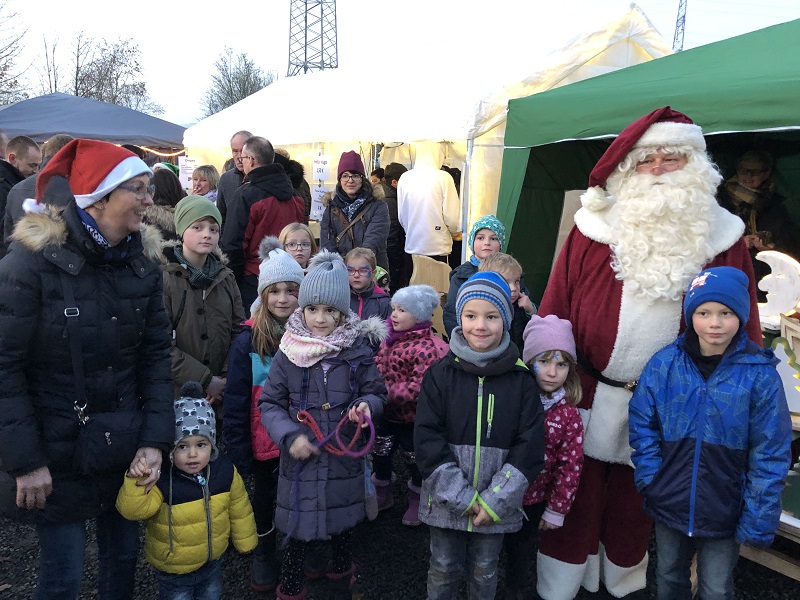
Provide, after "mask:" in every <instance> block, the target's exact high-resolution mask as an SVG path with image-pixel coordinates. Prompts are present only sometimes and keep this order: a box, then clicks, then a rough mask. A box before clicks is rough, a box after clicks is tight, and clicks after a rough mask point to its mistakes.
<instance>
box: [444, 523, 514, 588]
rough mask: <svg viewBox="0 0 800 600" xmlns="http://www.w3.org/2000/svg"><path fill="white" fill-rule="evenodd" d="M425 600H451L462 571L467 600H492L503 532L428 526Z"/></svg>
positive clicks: (461, 576)
mask: <svg viewBox="0 0 800 600" xmlns="http://www.w3.org/2000/svg"><path fill="white" fill-rule="evenodd" d="M429 529H430V533H431V564H430V568H429V569H428V600H455V599H456V597H457V596H458V586H459V584H460V583H461V579H462V578H463V577H464V575H465V574H466V575H467V577H468V581H467V584H468V588H469V592H468V597H469V599H470V600H494V595H495V591H496V590H497V561H498V559H499V557H500V548H501V547H502V546H503V534H502V533H493V534H483V533H472V532H468V531H456V530H454V529H441V528H439V527H430V528H429Z"/></svg>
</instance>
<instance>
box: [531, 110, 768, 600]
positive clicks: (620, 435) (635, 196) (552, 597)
mask: <svg viewBox="0 0 800 600" xmlns="http://www.w3.org/2000/svg"><path fill="white" fill-rule="evenodd" d="M721 180H722V177H721V175H720V173H719V171H718V170H717V168H716V166H715V165H714V164H713V163H712V162H711V160H710V159H709V157H708V155H707V154H706V144H705V140H704V139H703V132H702V130H701V129H700V127H698V126H697V125H694V124H693V123H692V121H691V119H689V118H688V117H687V116H686V115H684V114H682V113H679V112H677V111H674V110H672V109H670V107H664V108H660V109H658V110H655V111H653V112H652V113H650V114H648V115H645V116H644V117H642V118H641V119H638V120H637V121H635V122H633V123H631V124H630V125H629V126H628V127H626V128H625V130H624V131H623V132H622V133H621V134H620V135H619V137H617V139H616V140H614V142H613V143H612V144H611V146H609V148H608V150H607V151H606V153H605V154H604V155H603V157H602V158H601V159H600V161H599V162H598V163H597V165H596V166H595V168H594V169H593V170H592V173H591V176H590V178H589V183H590V186H591V187H590V189H589V190H588V191H587V192H586V193H585V194H584V195H583V197H582V198H581V200H582V204H583V207H582V208H581V209H580V210H579V211H578V212H577V214H576V215H575V227H573V229H572V231H571V232H570V234H569V237H568V238H567V241H566V243H565V245H564V248H563V249H562V250H561V253H560V254H559V257H558V260H557V262H556V265H555V268H554V269H553V272H552V274H551V276H550V280H549V282H548V284H547V289H546V290H545V293H544V297H543V299H542V303H541V306H540V307H539V314H540V315H542V316H544V315H548V314H555V315H558V316H559V317H561V318H563V319H569V320H570V321H571V322H572V327H573V330H574V332H575V341H576V344H577V351H578V362H579V363H580V365H581V367H582V369H581V371H582V373H581V383H582V386H583V401H582V402H581V404H580V405H579V408H580V409H581V413H582V417H583V421H584V428H585V439H584V454H585V462H584V467H583V472H582V474H581V483H580V487H579V489H578V491H577V494H576V497H575V501H574V503H573V505H572V510H571V511H570V513H569V514H568V515H567V518H566V520H565V522H564V526H563V527H561V528H560V529H557V530H554V531H548V532H544V533H543V534H542V536H541V539H540V545H539V556H538V584H537V585H538V592H539V594H540V596H541V597H542V598H544V599H545V600H571V599H572V598H574V597H575V596H576V594H577V593H578V591H579V590H580V587H581V586H583V587H584V588H586V589H587V590H589V591H590V592H600V593H601V594H602V593H603V592H602V588H601V586H600V584H601V583H602V584H603V585H604V587H605V590H606V591H607V592H608V593H609V594H610V595H611V596H612V597H616V598H622V597H625V596H628V595H630V596H629V597H635V596H636V595H637V593H638V590H643V589H644V588H645V584H646V581H645V574H646V569H647V560H648V559H647V547H648V543H649V541H650V533H651V525H652V524H651V522H650V520H649V518H648V517H647V516H646V515H645V514H644V512H643V510H642V499H641V496H640V495H639V493H638V492H637V491H636V488H635V487H634V484H633V467H632V466H631V462H630V453H631V449H630V447H629V445H628V401H629V400H630V397H631V393H632V390H633V388H634V387H635V385H636V380H637V378H638V377H639V374H640V373H641V371H642V369H643V368H644V365H645V363H647V361H648V360H649V359H650V357H651V356H653V354H654V353H655V352H656V351H657V350H659V349H661V348H662V347H664V346H666V345H667V344H669V343H670V342H672V341H673V340H674V339H675V338H676V337H677V335H678V333H679V332H680V328H681V323H682V322H683V319H682V318H681V300H682V294H683V291H684V290H685V289H686V287H687V285H688V283H689V281H691V279H692V277H694V276H695V275H697V273H698V272H700V270H701V269H703V268H705V267H712V266H720V265H728V266H732V267H736V268H738V269H741V270H742V271H744V272H745V273H747V274H748V275H749V277H750V294H751V304H750V306H751V315H750V320H749V322H748V334H749V335H750V337H751V338H752V339H753V340H755V341H756V342H757V343H759V344H760V343H761V332H760V330H759V328H758V322H759V320H758V305H757V302H756V296H755V290H756V288H755V283H754V281H753V275H752V272H753V268H752V263H751V261H750V255H749V254H748V251H747V248H746V247H745V244H744V242H743V241H742V233H743V226H742V222H741V220H740V219H737V218H736V217H735V216H733V215H731V214H730V213H729V212H728V211H726V210H725V209H723V208H721V207H719V206H718V205H717V202H716V200H715V198H714V196H715V193H716V190H717V186H718V185H719V183H720V181H721ZM603 188H605V190H604V189H603Z"/></svg>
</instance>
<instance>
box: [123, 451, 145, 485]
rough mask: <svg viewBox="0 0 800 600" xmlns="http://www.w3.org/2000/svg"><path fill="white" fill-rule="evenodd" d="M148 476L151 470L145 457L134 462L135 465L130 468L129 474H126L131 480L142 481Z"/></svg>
mask: <svg viewBox="0 0 800 600" xmlns="http://www.w3.org/2000/svg"><path fill="white" fill-rule="evenodd" d="M148 475H150V468H149V467H148V466H147V459H146V458H145V457H144V456H140V457H139V459H138V460H134V462H133V464H131V466H130V467H129V468H128V472H127V473H125V476H126V477H130V478H131V479H142V478H143V477H147V476H148Z"/></svg>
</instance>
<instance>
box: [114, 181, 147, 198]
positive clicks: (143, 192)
mask: <svg viewBox="0 0 800 600" xmlns="http://www.w3.org/2000/svg"><path fill="white" fill-rule="evenodd" d="M117 187H118V188H119V189H122V190H126V191H128V192H133V196H134V198H136V199H137V200H144V199H145V196H150V197H151V198H152V197H153V194H155V193H156V186H155V185H153V184H152V183H151V184H150V185H136V186H135V185H128V184H125V183H123V184H120V185H118V186H117Z"/></svg>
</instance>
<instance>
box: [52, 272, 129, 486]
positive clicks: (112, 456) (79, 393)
mask: <svg viewBox="0 0 800 600" xmlns="http://www.w3.org/2000/svg"><path fill="white" fill-rule="evenodd" d="M61 284H62V286H63V287H64V299H65V301H66V308H65V309H64V316H66V317H67V334H68V337H69V346H70V352H71V354H72V372H73V375H74V378H75V402H74V406H73V408H74V409H75V413H76V414H77V417H78V425H79V427H80V429H79V431H78V439H77V441H76V444H75V454H74V457H73V464H74V466H75V469H76V470H77V471H78V472H80V473H81V474H83V475H95V474H98V473H106V472H114V471H116V472H122V471H124V470H125V469H127V468H128V467H129V466H130V464H131V462H132V461H133V457H134V456H135V455H136V451H137V450H138V448H139V435H140V433H141V429H142V423H143V422H144V414H143V413H142V411H140V410H125V411H115V412H101V413H90V412H89V410H88V408H89V406H88V401H87V400H86V381H85V379H84V374H83V356H82V354H81V343H80V330H79V328H78V317H79V316H80V314H81V312H80V309H79V308H78V307H77V304H76V303H75V294H73V292H72V283H71V282H70V280H69V277H68V276H67V274H66V273H64V272H63V271H61Z"/></svg>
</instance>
